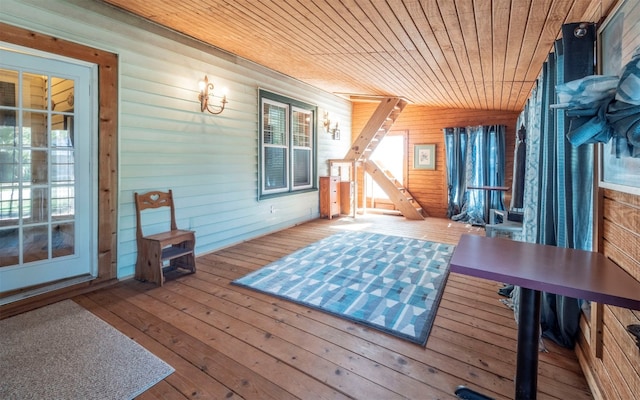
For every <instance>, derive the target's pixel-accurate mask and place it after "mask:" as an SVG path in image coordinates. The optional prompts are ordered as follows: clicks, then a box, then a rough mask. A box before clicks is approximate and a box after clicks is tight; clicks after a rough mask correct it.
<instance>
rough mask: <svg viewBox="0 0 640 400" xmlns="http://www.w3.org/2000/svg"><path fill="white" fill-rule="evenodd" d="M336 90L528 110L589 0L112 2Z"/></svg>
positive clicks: (354, 95)
mask: <svg viewBox="0 0 640 400" xmlns="http://www.w3.org/2000/svg"><path fill="white" fill-rule="evenodd" d="M103 1H104V2H105V3H109V4H111V5H113V6H115V7H118V8H121V9H123V10H126V11H129V12H131V13H133V14H136V15H138V16H140V17H143V18H145V19H148V20H150V21H153V22H155V23H157V24H160V25H164V26H166V27H168V28H170V29H173V30H175V31H178V32H181V33H183V34H185V35H187V36H191V37H194V38H196V39H198V40H201V41H203V42H206V43H209V44H211V45H213V46H215V47H218V48H220V49H223V50H225V51H228V52H230V53H233V54H236V55H238V56H240V57H243V58H245V59H248V60H250V61H253V62H255V63H258V64H261V65H264V66H266V67H269V68H271V69H273V70H276V71H279V72H281V73H283V74H286V75H289V76H291V77H294V78H296V79H298V80H301V81H303V82H307V83H309V84H311V85H313V86H317V87H320V88H323V89H325V90H328V91H330V92H333V93H336V94H341V95H344V96H348V97H350V98H352V99H354V100H357V99H358V98H361V96H365V97H366V96H400V97H404V98H406V99H407V100H409V101H410V102H412V103H414V104H418V105H424V106H432V107H448V108H472V109H493V110H515V111H518V110H521V109H522V108H523V105H524V102H525V101H526V99H527V97H528V95H529V92H530V90H531V87H532V85H533V83H534V81H535V79H536V78H537V76H538V74H539V72H540V69H541V66H542V63H543V62H544V60H545V59H546V56H547V54H548V53H549V51H550V50H551V48H552V44H553V42H554V40H555V39H556V38H557V36H558V34H559V32H560V28H561V25H562V24H563V23H567V22H577V21H579V19H580V17H581V16H582V15H584V13H585V11H586V9H587V8H588V7H589V5H590V3H592V2H591V1H587V0H475V1H474V0H455V1H454V0H386V1H385V0H181V1H175V0H154V1H148V0H103Z"/></svg>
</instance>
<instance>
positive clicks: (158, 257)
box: [134, 190, 196, 286]
mask: <svg viewBox="0 0 640 400" xmlns="http://www.w3.org/2000/svg"><path fill="white" fill-rule="evenodd" d="M134 199H135V203H136V224H137V228H136V239H137V244H138V258H137V261H136V273H135V278H136V279H138V280H141V281H148V282H154V283H156V284H158V285H160V286H162V285H163V283H164V278H165V273H166V272H169V271H174V270H177V269H179V268H180V269H183V270H186V271H188V272H189V273H194V272H196V260H195V254H194V250H195V245H196V237H195V232H194V231H190V230H183V229H178V228H177V225H176V216H175V207H174V203H173V192H172V191H171V190H169V191H168V192H159V191H152V192H148V193H144V194H138V193H134ZM161 207H168V208H169V213H170V230H169V231H166V232H160V233H156V234H152V235H148V236H145V235H144V234H143V232H142V217H141V214H142V211H144V210H146V209H157V208H161Z"/></svg>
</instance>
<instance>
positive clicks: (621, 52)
mask: <svg viewBox="0 0 640 400" xmlns="http://www.w3.org/2000/svg"><path fill="white" fill-rule="evenodd" d="M633 3H634V2H632V1H622V2H621V3H620V4H618V6H617V8H616V9H615V10H614V11H613V12H612V13H611V14H610V15H609V17H608V18H607V19H606V20H605V21H604V23H603V24H602V25H601V26H600V28H599V29H598V41H597V44H598V72H599V73H600V74H602V75H612V76H620V74H621V73H622V69H623V68H624V66H625V64H627V63H628V62H629V61H630V60H631V57H632V55H633V53H634V52H635V51H638V50H639V49H640V36H638V35H632V34H630V32H631V30H632V29H633V22H630V21H637V14H638V13H639V12H640V7H637V6H636V5H634V4H633ZM634 14H635V15H634ZM613 142H614V139H611V140H610V141H609V142H608V143H604V144H599V145H598V155H599V157H598V163H599V168H598V169H599V171H598V172H599V186H600V187H603V188H607V189H613V190H617V191H621V192H626V193H632V194H640V158H635V157H630V156H629V155H626V154H623V155H618V156H616V153H617V151H614V149H613Z"/></svg>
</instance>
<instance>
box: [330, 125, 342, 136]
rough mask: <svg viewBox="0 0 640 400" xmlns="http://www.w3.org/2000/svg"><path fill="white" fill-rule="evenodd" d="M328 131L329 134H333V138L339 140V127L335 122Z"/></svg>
mask: <svg viewBox="0 0 640 400" xmlns="http://www.w3.org/2000/svg"><path fill="white" fill-rule="evenodd" d="M329 132H331V135H332V136H333V140H340V129H339V128H338V123H337V122H336V125H335V127H334V128H333V129H329Z"/></svg>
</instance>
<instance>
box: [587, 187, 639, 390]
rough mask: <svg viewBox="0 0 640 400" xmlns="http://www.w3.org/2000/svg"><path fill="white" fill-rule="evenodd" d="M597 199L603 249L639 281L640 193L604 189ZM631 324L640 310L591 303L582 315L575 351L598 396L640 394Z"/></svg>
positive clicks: (637, 363) (636, 319)
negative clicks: (628, 328) (630, 329)
mask: <svg viewBox="0 0 640 400" xmlns="http://www.w3.org/2000/svg"><path fill="white" fill-rule="evenodd" d="M598 201H599V215H600V217H599V218H598V228H599V229H598V232H599V234H598V238H597V239H598V242H599V247H600V251H601V252H603V253H604V254H605V255H606V256H607V257H609V258H610V259H611V260H613V261H614V262H615V263H616V264H618V265H620V266H621V267H622V268H623V269H624V270H626V271H627V272H628V273H629V274H630V275H631V277H633V278H635V279H638V280H640V196H638V195H633V194H628V193H622V192H618V191H615V190H609V189H600V190H599V193H598ZM630 279H632V278H630ZM630 324H640V311H634V310H628V309H624V308H619V307H610V306H603V305H598V304H592V310H591V314H590V316H587V315H585V316H583V318H582V321H581V325H580V326H581V332H580V336H579V338H578V345H577V347H576V353H577V354H578V357H579V359H580V363H581V365H582V368H583V370H584V371H585V376H586V377H587V380H588V381H589V385H590V386H591V388H592V391H593V392H594V397H596V398H604V399H620V400H624V399H632V398H636V397H637V394H638V393H640V349H638V347H636V345H635V341H634V338H633V336H631V335H630V334H629V333H628V332H627V330H626V327H627V326H628V325H630ZM634 393H635V394H634Z"/></svg>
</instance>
